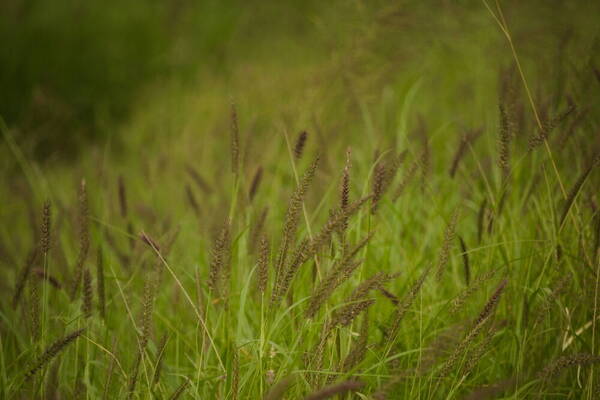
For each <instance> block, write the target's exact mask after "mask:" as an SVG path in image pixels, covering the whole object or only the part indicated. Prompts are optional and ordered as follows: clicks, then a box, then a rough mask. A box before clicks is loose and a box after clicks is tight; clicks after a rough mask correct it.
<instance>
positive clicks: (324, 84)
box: [0, 1, 600, 399]
mask: <svg viewBox="0 0 600 400" xmlns="http://www.w3.org/2000/svg"><path fill="white" fill-rule="evenodd" d="M440 7H441V8H440V14H439V16H436V17H433V16H431V15H430V14H429V11H430V9H429V8H428V7H426V6H424V5H420V4H412V3H410V4H408V5H407V6H406V8H397V7H396V6H394V7H392V6H386V5H384V4H376V5H373V6H372V7H369V8H368V9H367V8H365V7H361V5H360V4H355V5H337V6H336V7H333V6H331V7H328V6H323V8H322V9H320V11H321V13H319V14H317V15H313V17H312V23H313V24H314V27H315V28H316V29H317V30H318V31H319V32H318V34H319V35H322V36H321V37H323V38H328V39H329V40H330V41H331V43H330V45H331V48H328V49H325V48H320V49H318V50H315V51H314V52H312V51H311V50H310V46H308V44H307V45H305V46H304V47H303V45H302V44H298V45H297V46H298V47H297V48H295V49H294V52H297V53H294V54H293V56H294V57H292V60H293V61H294V62H286V56H290V57H291V56H292V54H291V53H289V54H286V53H285V50H282V48H285V46H282V47H279V46H280V45H281V42H279V41H277V40H274V43H275V44H273V49H275V48H277V49H279V50H280V51H282V52H283V54H281V56H280V57H275V56H270V57H269V56H265V55H262V56H261V57H258V58H257V59H255V60H240V59H239V58H236V59H235V61H234V62H233V61H232V62H231V64H228V68H229V73H228V74H227V75H220V74H217V73H215V72H214V71H202V72H201V73H200V76H199V77H198V80H197V83H196V85H195V86H189V85H182V84H181V83H180V82H178V81H177V80H172V81H169V80H164V81H159V82H154V83H151V84H148V86H147V87H146V88H145V93H144V95H143V96H140V98H139V100H138V101H137V102H135V103H133V104H132V105H131V107H132V109H134V111H133V113H132V114H131V115H130V116H129V118H128V119H127V122H125V123H122V124H119V125H115V126H110V127H106V129H109V128H110V129H111V130H113V132H112V133H109V134H107V136H106V139H104V140H103V141H102V142H101V143H100V144H98V145H90V146H89V147H86V148H84V149H83V150H82V153H81V157H80V158H79V159H78V160H76V161H72V160H70V161H69V162H43V163H42V162H39V161H36V159H35V158H33V157H32V156H31V154H32V153H31V151H30V150H31V149H30V148H27V147H26V146H21V143H22V142H20V141H19V140H18V136H17V135H18V134H19V130H18V126H15V125H11V126H6V124H4V123H3V122H2V124H1V125H0V129H2V137H3V147H2V149H0V151H1V153H2V155H3V156H4V157H2V161H0V163H1V164H0V165H2V168H3V169H2V175H3V177H5V178H6V179H5V184H4V185H3V187H2V188H0V194H1V196H2V199H3V207H2V208H1V211H0V220H1V221H2V224H1V225H0V263H1V265H2V270H1V272H0V274H1V276H2V282H1V283H0V287H1V288H2V291H3V293H4V295H3V296H0V302H1V304H2V307H1V308H0V320H1V323H0V348H1V353H0V397H2V398H7V399H25V398H27V399H30V398H49V399H55V398H88V399H92V398H105V399H108V398H132V399H146V398H148V399H151V398H153V399H154V398H156V399H160V398H165V399H168V398H171V399H173V398H193V399H205V398H209V399H210V398H217V399H246V398H265V399H280V398H286V399H288V398H289V399H296V398H309V399H321V398H329V397H334V396H338V398H360V399H372V398H373V399H379V398H389V399H396V398H402V399H404V398H406V399H416V398H419V399H446V398H447V399H451V398H471V399H481V398H507V399H520V398H536V397H538V398H584V399H593V398H596V397H597V396H598V393H599V390H600V377H599V376H598V368H599V367H598V365H597V363H598V361H600V354H599V353H598V345H597V340H598V339H597V334H596V331H597V321H598V318H599V315H598V304H599V298H600V293H599V290H600V247H599V243H600V209H599V206H598V201H599V199H598V193H597V188H598V187H600V174H599V171H598V169H599V168H598V167H599V165H598V162H599V158H598V154H600V147H599V146H600V143H599V142H598V136H597V132H598V127H599V125H598V122H599V121H598V115H597V112H595V111H594V110H595V109H597V108H598V105H599V104H600V102H599V98H600V95H599V93H600V81H599V80H598V78H597V71H598V70H597V69H594V68H596V67H595V65H598V64H595V62H596V59H595V58H594V57H595V56H594V54H595V53H594V52H593V51H591V50H592V49H594V48H595V47H597V44H596V43H597V38H598V29H597V28H594V25H593V23H592V22H593V19H591V18H590V14H593V12H592V11H593V8H587V7H592V6H584V5H581V7H579V8H578V7H573V6H570V5H568V4H565V5H561V6H560V7H562V8H560V10H556V9H548V8H546V7H544V6H543V5H542V4H537V3H532V5H519V7H516V6H515V7H508V6H507V5H504V4H502V3H493V2H491V1H487V2H482V3H479V2H474V3H472V4H471V3H469V4H468V5H467V4H447V5H444V6H440ZM338 13H339V14H341V15H345V16H346V17H347V18H346V19H344V21H338V20H337V19H336V18H335V17H336V15H338ZM295 18H299V17H298V16H296V17H295ZM347 21H351V23H350V22H347ZM412 21H427V22H428V23H430V24H431V29H430V32H431V33H428V32H423V30H422V29H421V27H417V26H413V25H412V24H413V22H412ZM459 21H460V22H459ZM564 32H571V33H570V35H571V36H570V39H569V40H568V41H567V42H566V44H564V46H563V47H560V46H559V44H560V43H562V42H561V38H562V34H563V33H564ZM406 34H412V36H411V35H408V36H410V37H411V39H410V40H408V39H407V38H406V37H405V36H406ZM391 39H397V40H391ZM536 39H540V40H536ZM279 40H281V38H279ZM392 42H394V44H391V43H392ZM532 42H535V43H534V44H532ZM265 46H268V45H265ZM559 48H560V49H562V50H560V51H558V52H557V53H554V52H553V51H554V49H559ZM423 49H426V50H427V51H424V50H423ZM548 49H552V51H549V50H548ZM266 53H268V52H266ZM302 54H307V55H310V57H307V58H305V59H304V58H303V57H302V56H301V55H302ZM299 60H304V61H299ZM559 83H560V84H559ZM232 104H235V105H232ZM572 104H574V106H575V108H574V111H573V112H571V113H570V114H568V115H565V116H563V117H561V118H557V116H559V115H563V114H564V111H565V110H567V109H568V108H569V106H570V105H572ZM550 126H552V127H553V129H550V128H548V127H550ZM532 138H533V139H532ZM540 138H541V139H540ZM534 142H535V143H537V142H539V143H540V145H535V146H532V145H531V143H534ZM316 160H318V161H316Z"/></svg>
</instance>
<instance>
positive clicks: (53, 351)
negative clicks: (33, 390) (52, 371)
mask: <svg viewBox="0 0 600 400" xmlns="http://www.w3.org/2000/svg"><path fill="white" fill-rule="evenodd" d="M83 332H84V329H78V330H76V331H73V332H71V333H69V334H68V335H66V336H64V337H63V338H61V339H58V340H57V341H55V342H54V343H52V344H51V345H50V346H49V347H48V348H46V350H44V352H43V353H42V354H41V355H40V356H39V357H38V358H37V359H36V360H35V362H34V363H33V365H32V366H31V368H29V370H28V371H27V372H26V373H25V380H29V379H31V378H32V377H33V376H34V375H35V374H36V373H37V372H39V370H41V369H42V368H43V367H44V366H45V365H46V364H48V363H49V362H50V361H51V360H52V359H53V358H54V357H56V356H57V355H58V354H59V353H60V352H61V351H63V350H64V349H65V348H66V347H67V346H68V345H69V344H71V343H72V342H73V341H75V340H76V339H77V338H78V337H79V336H81V334H82V333H83Z"/></svg>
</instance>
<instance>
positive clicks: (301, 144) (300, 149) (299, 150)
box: [294, 131, 308, 160]
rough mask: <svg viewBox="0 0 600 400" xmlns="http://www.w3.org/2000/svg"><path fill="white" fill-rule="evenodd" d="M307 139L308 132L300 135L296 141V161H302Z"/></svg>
mask: <svg viewBox="0 0 600 400" xmlns="http://www.w3.org/2000/svg"><path fill="white" fill-rule="evenodd" d="M307 138H308V133H307V132H306V131H302V132H300V133H299V134H298V138H297V139H296V144H295V146H294V159H296V160H300V158H302V154H303V153H304V148H305V147H306V139H307Z"/></svg>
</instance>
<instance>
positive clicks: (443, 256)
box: [436, 208, 459, 281]
mask: <svg viewBox="0 0 600 400" xmlns="http://www.w3.org/2000/svg"><path fill="white" fill-rule="evenodd" d="M458 216H459V209H458V208H456V209H455V210H454V212H453V213H452V217H451V219H450V222H449V223H448V225H447V226H446V231H445V232H444V242H443V243H442V248H441V250H440V254H439V259H438V265H437V271H436V278H437V280H438V281H440V280H441V279H442V277H443V275H444V271H445V270H446V266H447V265H448V259H449V258H450V247H451V246H452V243H453V242H454V235H455V233H456V224H457V222H458Z"/></svg>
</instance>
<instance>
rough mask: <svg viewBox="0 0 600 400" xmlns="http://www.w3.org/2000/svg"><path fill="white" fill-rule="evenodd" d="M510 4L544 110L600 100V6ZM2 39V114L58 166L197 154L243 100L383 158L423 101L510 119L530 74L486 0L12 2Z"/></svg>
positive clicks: (443, 109) (252, 109)
mask: <svg viewBox="0 0 600 400" xmlns="http://www.w3.org/2000/svg"><path fill="white" fill-rule="evenodd" d="M490 4H491V5H492V7H495V3H494V2H493V1H491V2H490ZM500 4H501V6H502V8H503V11H504V13H505V16H506V19H507V23H508V25H509V27H510V28H511V31H512V35H513V39H514V42H515V46H516V48H517V51H518V52H519V55H520V57H521V58H522V62H523V65H524V69H525V72H526V74H527V76H528V79H529V80H530V83H531V85H532V89H533V91H534V95H535V97H536V100H537V101H538V102H539V103H540V104H541V105H542V108H543V109H544V110H547V112H548V113H550V112H551V111H552V110H553V109H559V108H560V107H562V106H563V105H564V104H565V103H566V102H568V101H569V100H568V98H567V96H565V93H570V94H571V95H572V96H573V97H578V99H579V101H581V100H582V99H587V100H585V101H586V102H588V105H590V106H591V105H592V104H598V103H595V100H596V99H597V93H598V91H599V90H598V79H600V78H599V76H600V74H599V72H598V66H599V65H600V63H598V62H597V58H598V56H597V55H598V54H600V51H599V50H600V45H599V41H598V25H600V24H598V18H599V15H600V7H599V6H598V2H592V1H559V0H551V1H528V2H520V1H512V0H503V1H501V2H500ZM0 43H1V45H0V116H1V117H2V118H3V120H4V121H5V123H6V125H7V127H8V128H9V130H10V132H11V137H12V139H14V141H15V143H16V144H17V145H18V147H19V148H20V149H21V150H22V151H23V152H24V153H25V154H26V156H27V157H28V158H29V159H33V160H36V161H37V162H39V163H44V164H49V163H59V164H63V163H72V162H74V160H77V159H79V158H81V157H82V156H85V155H86V154H88V153H87V151H88V150H89V149H90V148H94V147H97V146H99V147H100V148H102V147H103V146H106V145H107V143H110V146H111V154H113V155H117V157H118V155H119V154H120V157H128V156H129V155H128V153H127V151H128V150H132V149H139V148H140V147H144V148H145V149H147V150H151V147H152V146H153V145H156V146H160V145H161V144H162V143H164V141H163V140H162V138H166V140H169V141H170V143H171V144H172V145H174V146H175V147H177V145H176V143H182V146H181V151H183V152H185V151H188V150H186V149H188V146H186V145H184V144H187V143H189V141H190V140H198V139H201V140H209V139H210V137H211V136H210V135H214V134H217V133H218V132H221V131H224V130H226V129H227V119H228V115H227V109H228V103H229V102H231V101H235V102H236V103H238V105H239V110H240V114H241V120H242V124H243V127H244V129H245V130H246V131H247V132H248V133H249V132H252V134H253V135H258V136H261V135H266V136H267V137H268V136H269V135H270V134H273V132H274V131H276V130H277V129H281V128H282V127H285V128H289V129H290V130H291V131H294V130H298V129H309V130H311V131H318V133H319V135H320V136H321V137H322V138H324V137H327V136H339V135H344V136H346V137H347V140H348V141H350V142H351V141H352V140H356V141H359V142H361V141H362V142H364V137H365V136H364V135H368V140H369V142H370V143H371V144H372V145H373V146H374V147H377V146H380V145H381V143H380V142H382V141H383V142H385V141H386V140H388V139H386V138H389V137H394V135H395V132H396V131H397V130H398V129H401V128H402V127H399V126H398V110H399V109H400V108H402V107H403V106H406V105H407V102H412V103H411V104H413V110H414V111H415V115H416V114H421V115H426V116H427V120H428V121H429V124H430V125H433V126H436V125H437V126H439V125H440V124H445V123H456V124H459V125H461V126H464V127H470V126H471V125H475V124H476V123H478V122H477V121H481V120H483V119H485V118H486V117H487V116H490V118H491V117H495V115H496V113H497V108H496V107H497V97H498V90H497V86H498V82H499V74H500V72H501V71H502V70H507V69H510V68H511V67H512V66H513V65H514V62H513V58H512V54H511V52H510V48H509V47H508V44H507V41H506V38H505V37H504V36H503V35H502V32H501V30H500V29H499V27H498V25H497V24H496V22H495V21H494V18H493V17H492V15H491V13H490V12H489V11H488V10H487V9H486V7H485V4H484V3H483V2H482V1H468V0H463V1H460V0H456V1H436V2H423V1H410V0H407V1H379V0H375V1H368V2H367V1H361V0H355V1H349V0H345V1H340V0H333V1H328V2H322V1H312V0H302V1H254V0H250V1H236V0H227V1H216V0H203V1H191V0H161V1H158V0H119V1H115V0H103V1H99V0H88V1H85V2H81V1H72V0H66V1H55V0H3V1H1V2H0ZM584 92H585V93H584ZM586 96H587V97H586ZM594 96H595V97H594ZM269 132H271V133H269ZM369 132H370V133H369ZM207 135H208V136H207ZM205 143H210V142H205ZM224 145H226V143H225V144H224ZM2 146H3V147H2V151H6V146H5V141H3V144H2ZM219 148H220V146H219V145H217V144H215V146H214V148H213V149H214V150H215V151H217V150H218V149H219ZM196 150H197V149H196ZM211 154H212V153H211ZM211 154H208V155H206V154H205V156H207V157H209V158H210V157H213V156H212V155H211ZM13 163H14V159H13V158H11V157H9V160H5V161H4V162H3V167H4V168H10V165H11V164H13Z"/></svg>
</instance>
